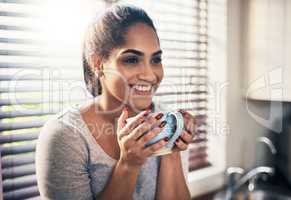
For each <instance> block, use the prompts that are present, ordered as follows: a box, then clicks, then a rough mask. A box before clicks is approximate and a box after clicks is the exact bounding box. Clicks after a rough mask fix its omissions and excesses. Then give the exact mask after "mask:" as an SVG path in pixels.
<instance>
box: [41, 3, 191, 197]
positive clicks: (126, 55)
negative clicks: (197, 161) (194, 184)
mask: <svg viewBox="0 0 291 200" xmlns="http://www.w3.org/2000/svg"><path fill="white" fill-rule="evenodd" d="M161 55H162V50H161V48H160V43H159V38H158V35H157V32H156V29H155V27H154V25H153V22H152V20H151V19H150V18H149V17H148V15H147V14H146V13H145V11H144V10H142V9H140V8H137V7H134V6H129V5H127V6H126V5H116V6H113V7H111V8H109V9H107V10H106V11H105V12H104V13H103V14H102V15H100V16H99V17H98V18H96V19H94V20H93V22H92V23H91V24H90V26H89V27H88V31H87V34H86V36H85V41H84V50H83V67H84V76H85V82H86V85H87V88H88V90H89V91H90V93H91V94H92V95H93V96H94V97H95V98H94V100H92V101H90V102H88V103H86V104H84V105H81V106H73V107H72V108H70V109H68V110H67V111H65V112H63V113H62V114H59V115H57V116H56V117H54V118H52V119H50V120H49V121H48V122H47V123H46V124H45V126H44V127H43V129H42V131H41V134H40V136H39V140H38V143H37V148H36V173H37V180H38V187H39V190H40V195H41V197H42V199H61V200H65V199H70V200H74V199H96V200H97V199H98V200H101V199H102V200H103V199H104V200H109V199H110V200H111V199H149V200H152V199H163V200H164V199H167V200H169V199H179V200H183V199H190V193H189V190H188V188H187V185H186V180H185V176H184V175H185V173H186V172H183V166H182V162H181V155H180V151H184V150H186V149H187V147H188V143H189V142H190V141H191V140H192V137H193V135H194V128H195V126H193V125H194V121H195V119H194V117H193V116H191V115H190V114H189V113H187V112H185V111H181V112H182V113H183V116H184V118H185V130H184V132H183V134H182V135H181V136H180V138H179V139H178V140H177V141H176V142H175V147H174V149H173V152H172V153H171V154H167V155H163V156H152V154H153V152H155V151H156V150H158V149H160V148H161V147H163V145H165V144H166V143H167V139H168V138H166V139H164V140H160V141H159V142H157V143H155V144H153V145H151V146H149V147H146V148H145V147H144V144H145V143H146V142H148V141H149V140H150V139H152V138H153V137H154V136H156V135H157V134H159V132H160V131H161V130H162V128H163V126H164V125H165V122H162V121H161V120H160V119H161V117H162V113H161V112H159V111H163V107H162V106H161V105H158V104H157V103H154V102H153V101H152V97H153V95H154V93H155V91H156V90H157V88H158V86H159V84H160V83H161V81H162V79H163V66H162V62H161ZM150 112H154V113H155V115H153V116H152V115H150V117H147V116H149V113H150ZM129 117H133V118H132V119H133V120H131V121H129V122H126V119H127V118H129ZM145 131H148V133H147V134H143V133H144V132H145ZM184 169H187V166H184Z"/></svg>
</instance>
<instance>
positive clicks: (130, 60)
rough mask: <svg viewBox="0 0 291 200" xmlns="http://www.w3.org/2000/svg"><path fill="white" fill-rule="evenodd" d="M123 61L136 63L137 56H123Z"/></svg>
mask: <svg viewBox="0 0 291 200" xmlns="http://www.w3.org/2000/svg"><path fill="white" fill-rule="evenodd" d="M123 62H124V63H125V64H136V63H138V58H137V57H129V58H125V59H124V60H123Z"/></svg>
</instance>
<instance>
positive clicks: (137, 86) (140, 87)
mask: <svg viewBox="0 0 291 200" xmlns="http://www.w3.org/2000/svg"><path fill="white" fill-rule="evenodd" d="M133 88H134V89H136V90H139V91H142V92H148V91H150V90H151V89H152V86H151V85H147V86H145V85H134V86H133Z"/></svg>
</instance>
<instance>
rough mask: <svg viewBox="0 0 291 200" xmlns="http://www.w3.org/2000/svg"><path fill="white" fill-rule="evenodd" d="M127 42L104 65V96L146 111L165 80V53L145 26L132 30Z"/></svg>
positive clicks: (154, 35) (115, 50) (135, 25)
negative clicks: (163, 55) (163, 57)
mask: <svg viewBox="0 0 291 200" xmlns="http://www.w3.org/2000/svg"><path fill="white" fill-rule="evenodd" d="M125 40H126V44H125V45H123V46H121V47H118V48H115V49H113V50H112V52H111V54H110V56H109V58H108V59H107V60H106V62H105V63H104V64H103V70H104V76H103V79H102V80H103V85H104V86H105V88H104V89H103V92H105V93H106V95H108V96H110V97H109V98H110V100H112V101H116V103H119V104H120V102H124V103H126V104H128V105H129V106H130V107H131V108H132V109H138V110H143V109H145V108H148V107H149V106H150V104H151V102H152V97H153V95H154V93H155V91H156V90H157V88H158V86H159V84H160V82H161V81H162V79H163V74H164V73H163V66H162V60H161V56H162V55H161V54H162V52H161V49H160V45H159V42H158V38H157V35H156V33H155V32H154V30H153V29H152V28H151V27H149V26H148V25H146V24H144V23H136V24H134V25H132V26H130V27H129V29H128V32H127V34H126V36H125ZM104 86H103V87H104ZM111 98H112V99H111Z"/></svg>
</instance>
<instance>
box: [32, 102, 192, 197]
mask: <svg viewBox="0 0 291 200" xmlns="http://www.w3.org/2000/svg"><path fill="white" fill-rule="evenodd" d="M153 105H154V106H153V110H154V112H158V111H164V109H165V108H166V107H161V106H160V105H157V104H156V103H153ZM181 155H182V164H183V172H184V175H185V178H186V181H187V166H188V159H187V151H183V152H181ZM116 162H117V160H115V159H114V158H112V157H111V156H109V155H108V154H107V153H106V152H105V151H104V150H103V149H102V148H101V146H100V145H99V144H98V143H97V142H96V140H95V139H94V137H93V136H92V134H91V133H90V132H89V129H88V128H87V126H86V124H85V122H84V121H83V120H82V117H81V114H80V110H79V106H73V107H71V108H69V109H68V110H66V111H65V112H62V113H61V114H58V115H55V116H54V117H53V118H51V119H50V120H48V121H47V122H46V124H45V125H44V127H43V128H42V130H41V133H40V136H39V139H38V142H37V147H36V175H37V182H38V188H39V191H40V195H41V199H60V200H66V199H70V200H75V199H76V200H77V199H84V200H85V199H86V200H87V199H88V200H89V199H95V197H96V196H97V195H98V194H99V193H100V192H101V191H102V190H103V189H104V187H105V186H106V183H107V181H108V180H109V178H110V175H111V173H112V170H113V167H114V165H115V164H116ZM159 164H160V156H156V157H154V156H152V157H149V158H148V159H147V161H146V162H145V163H144V165H143V166H142V168H141V170H140V173H139V175H138V179H137V183H136V188H135V191H134V194H133V199H135V200H143V199H144V200H153V199H154V198H155V194H156V188H157V180H158V174H159ZM120 184H122V183H120Z"/></svg>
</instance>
